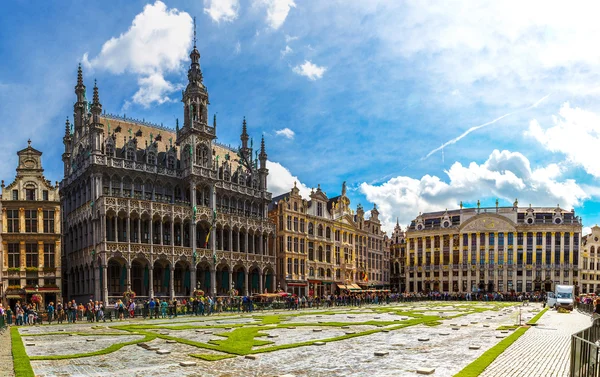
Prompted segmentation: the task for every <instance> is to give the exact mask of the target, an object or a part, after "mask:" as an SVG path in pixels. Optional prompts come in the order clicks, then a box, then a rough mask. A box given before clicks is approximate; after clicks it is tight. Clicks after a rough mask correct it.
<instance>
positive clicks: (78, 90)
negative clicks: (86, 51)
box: [75, 63, 85, 102]
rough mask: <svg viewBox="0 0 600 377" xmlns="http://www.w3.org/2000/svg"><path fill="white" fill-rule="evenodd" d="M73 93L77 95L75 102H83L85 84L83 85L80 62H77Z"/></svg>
mask: <svg viewBox="0 0 600 377" xmlns="http://www.w3.org/2000/svg"><path fill="white" fill-rule="evenodd" d="M75 94H76V95H77V102H83V101H84V100H85V85H83V72H82V70H81V63H79V66H78V67H77V85H75Z"/></svg>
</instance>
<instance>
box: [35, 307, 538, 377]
mask: <svg viewBox="0 0 600 377" xmlns="http://www.w3.org/2000/svg"><path fill="white" fill-rule="evenodd" d="M495 305H496V304H495V303H490V304H488V305H487V306H485V305H483V306H484V307H486V308H489V309H491V308H493V307H494V306H495ZM418 306H419V307H422V308H425V309H427V310H428V311H431V312H432V313H436V315H438V314H439V312H444V313H450V312H452V311H456V310H457V309H456V308H459V309H460V308H462V306H463V305H460V304H458V305H456V308H452V307H450V306H448V305H439V306H438V305H437V304H436V303H430V304H428V305H425V304H421V303H420V304H419V305H418ZM478 307H482V305H478ZM375 308H386V309H390V308H394V309H395V310H400V311H409V310H411V309H410V307H409V306H408V305H405V304H404V305H403V304H400V305H381V306H378V307H375ZM349 309H350V308H339V309H338V308H334V311H336V314H335V315H325V314H322V313H321V314H319V312H313V314H311V315H302V316H298V317H293V316H291V315H292V314H296V313H302V314H305V313H306V311H298V312H296V311H291V312H288V311H279V313H280V314H281V315H283V316H287V317H288V318H289V321H288V322H296V321H304V320H306V321H305V322H306V323H310V324H311V325H310V326H297V327H296V328H295V329H288V328H281V329H279V328H273V329H265V330H262V331H261V332H262V333H266V334H272V335H278V337H276V338H272V339H268V338H267V337H260V338H256V339H259V340H269V341H273V342H275V344H286V343H296V342H301V341H305V340H322V339H326V338H330V337H333V336H338V335H343V334H345V330H344V329H340V328H337V327H327V326H319V324H318V322H319V321H322V322H327V321H330V320H333V318H336V317H338V318H339V320H340V321H341V322H354V321H351V320H356V321H357V322H358V321H364V320H365V319H374V320H376V321H386V320H389V319H390V318H396V319H398V318H399V317H400V316H398V315H396V314H389V313H381V312H375V311H374V310H372V309H369V308H366V309H365V308H361V310H351V313H352V314H350V316H353V317H356V318H350V319H349V318H347V316H348V314H349V312H350V310H349ZM325 310H327V311H331V310H332V309H325ZM529 312H530V310H529V309H526V313H529ZM515 313H516V311H515V309H514V308H510V309H508V310H507V314H506V315H504V316H502V317H500V316H497V314H498V312H497V311H486V312H482V313H473V314H470V315H468V316H464V317H460V318H453V319H445V320H442V321H441V324H440V325H438V326H431V327H430V326H424V325H419V326H410V327H406V328H403V329H398V330H394V331H390V332H386V333H384V332H379V333H374V334H371V335H366V336H361V337H359V338H352V339H346V340H341V341H336V342H325V344H324V345H322V346H306V347H300V348H292V349H286V350H279V351H276V352H267V353H261V354H260V356H259V357H258V358H257V359H256V360H247V359H244V357H234V358H230V359H224V360H220V361H214V362H209V361H204V360H201V359H196V358H193V357H191V356H189V355H190V354H221V355H222V353H219V352H217V351H211V350H208V349H200V348H196V347H193V346H188V345H185V344H180V343H166V340H164V339H155V340H153V341H150V342H147V343H148V345H149V346H150V347H158V349H167V350H169V351H171V354H169V355H162V356H159V355H157V354H156V352H155V351H154V352H152V351H148V350H145V349H144V348H142V347H138V346H134V345H132V346H127V347H123V348H122V349H120V350H118V351H116V352H114V353H111V354H107V355H102V356H98V357H90V358H83V359H70V360H68V359H67V360H54V361H41V360H40V361H33V362H32V366H33V368H34V371H35V373H36V375H39V376H43V377H50V376H61V377H67V376H107V375H119V377H124V376H149V375H160V376H161V377H171V376H172V377H176V376H177V377H183V376H218V377H224V376H228V377H231V376H241V375H245V376H246V375H247V376H277V375H285V374H292V375H294V376H296V377H301V376H302V377H307V376H310V377H313V376H327V377H330V376H332V377H336V376H340V377H341V376H344V377H345V376H369V377H387V376H391V375H394V376H411V375H416V369H417V368H418V367H423V368H434V369H435V370H436V371H435V374H434V375H435V376H436V377H451V376H453V375H454V374H455V373H456V372H458V371H459V370H461V369H462V368H463V367H464V366H466V365H467V364H468V363H470V362H471V361H473V360H475V359H476V358H477V357H479V356H480V355H481V354H482V353H483V352H485V351H486V350H487V349H489V348H490V347H492V346H494V345H495V344H497V343H498V342H499V341H500V339H496V338H495V334H497V333H499V331H496V330H495V329H496V328H497V327H498V326H501V325H508V324H513V322H514V314H515ZM257 314H258V315H273V314H275V313H273V312H261V313H257ZM317 316H319V317H317ZM492 316H493V317H492ZM374 317H379V318H378V319H375V318H374ZM403 317H406V316H403ZM487 317H490V318H492V319H490V320H487V319H486V318H487ZM248 318H251V317H248ZM190 319H191V320H190ZM243 319H244V320H245V319H247V318H246V317H244V318H243ZM231 321H233V319H231ZM162 322H163V323H164V321H162ZM209 322H210V323H212V324H216V322H221V323H220V324H225V318H219V317H218V316H216V317H211V318H210V321H209ZM257 322H258V321H257ZM455 322H456V323H457V324H459V327H460V330H459V331H450V323H455ZM471 322H477V323H478V324H475V325H474V324H471ZM137 323H142V324H149V325H158V324H160V322H159V321H149V320H146V321H143V320H137V319H136V320H135V321H129V320H128V321H123V322H113V323H112V324H108V323H107V325H119V324H137ZM190 323H194V324H196V323H197V324H202V325H206V324H208V323H207V321H205V320H204V318H200V319H196V318H190V317H180V318H177V319H173V320H171V321H169V324H170V325H175V326H176V325H180V324H190ZM238 323H239V322H238ZM400 323H401V322H397V324H400ZM463 323H464V324H467V325H468V326H465V327H461V326H460V324H463ZM484 323H485V324H489V325H490V327H489V328H484V327H483V326H482V324H484ZM61 327H65V328H66V329H67V331H69V332H71V331H86V329H87V331H93V330H90V329H89V327H90V325H89V324H77V325H68V326H61ZM315 328H320V329H322V331H321V332H318V333H314V332H313V331H312V330H313V329H315ZM367 329H376V327H374V326H362V325H352V324H350V329H349V330H351V331H356V332H358V331H364V330H367ZM381 329H382V330H383V328H381ZM32 331H35V332H49V331H57V330H56V327H54V326H43V327H40V328H35V329H32ZM108 331H114V330H110V329H108ZM152 331H156V332H159V333H160V332H165V330H164V329H157V330H152ZM208 331H212V332H215V333H216V332H220V331H234V330H224V329H210V330H208ZM167 332H169V336H174V337H183V338H187V339H196V340H199V339H200V338H201V339H202V341H204V342H206V341H208V340H210V339H221V340H222V339H225V338H222V337H219V336H216V335H215V334H204V332H201V333H197V332H196V331H195V329H190V330H177V331H175V330H170V331H167ZM440 332H444V333H448V334H449V335H444V336H441V335H439V333H440ZM23 336H24V337H26V334H23ZM88 337H89V336H88V335H86V336H85V337H83V339H85V338H88ZM107 337H108V336H107ZM420 337H426V338H429V339H430V340H429V341H427V342H419V341H418V338H420ZM35 338H36V339H35V341H36V342H39V340H38V338H40V339H43V338H46V337H44V336H41V337H35ZM118 338H124V337H118ZM66 339H67V341H70V340H71V339H70V338H66ZM474 339H476V340H477V342H476V344H477V345H480V346H481V348H480V349H478V350H469V345H472V344H474V343H475V341H474ZM99 341H100V340H99ZM88 345H89V346H92V344H89V343H88V344H86V346H88ZM265 347H268V346H265ZM33 348H36V347H32V349H33ZM259 348H260V347H256V348H255V349H259ZM375 351H382V352H388V354H387V355H386V356H375V355H374V352H375ZM185 361H190V362H195V363H196V364H197V365H196V366H190V367H185V368H184V367H182V366H180V363H182V362H185ZM282 361H284V362H282Z"/></svg>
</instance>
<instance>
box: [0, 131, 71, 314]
mask: <svg viewBox="0 0 600 377" xmlns="http://www.w3.org/2000/svg"><path fill="white" fill-rule="evenodd" d="M17 155H18V156H19V162H18V165H17V176H16V177H15V180H14V181H13V182H11V183H9V184H7V185H5V184H4V181H2V183H1V184H0V188H1V190H0V214H1V216H0V218H1V220H0V225H1V226H0V240H1V245H0V251H3V253H0V255H1V256H2V258H1V260H0V268H1V270H2V272H1V273H0V276H3V279H2V280H1V282H0V291H1V292H0V293H1V294H2V298H3V300H2V302H3V303H4V304H10V305H11V307H13V305H14V304H15V302H17V301H21V302H26V301H27V302H31V301H32V300H31V299H32V295H34V294H39V296H37V297H39V298H41V303H40V304H41V305H42V307H44V305H47V304H48V303H49V302H51V301H52V302H55V303H56V302H57V300H61V299H62V298H61V291H60V286H61V258H60V248H61V242H60V232H61V231H60V201H59V196H58V182H56V184H55V185H53V184H52V183H51V182H50V181H48V180H47V179H46V178H45V177H44V169H43V168H42V152H40V151H38V150H36V149H34V148H33V147H32V146H31V141H29V143H28V146H27V148H25V149H22V150H20V151H19V152H17Z"/></svg>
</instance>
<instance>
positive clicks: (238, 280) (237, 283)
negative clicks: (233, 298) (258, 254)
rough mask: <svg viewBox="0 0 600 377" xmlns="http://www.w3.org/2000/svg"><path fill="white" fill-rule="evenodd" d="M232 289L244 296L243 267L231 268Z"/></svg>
mask: <svg viewBox="0 0 600 377" xmlns="http://www.w3.org/2000/svg"><path fill="white" fill-rule="evenodd" d="M232 280H233V288H235V289H237V290H238V292H239V294H240V295H245V294H246V270H245V269H244V266H240V265H237V266H234V267H233V277H232Z"/></svg>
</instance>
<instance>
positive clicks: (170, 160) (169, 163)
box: [167, 156, 175, 169]
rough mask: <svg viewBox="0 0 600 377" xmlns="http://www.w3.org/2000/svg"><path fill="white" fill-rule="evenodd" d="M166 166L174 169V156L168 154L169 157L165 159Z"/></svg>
mask: <svg viewBox="0 0 600 377" xmlns="http://www.w3.org/2000/svg"><path fill="white" fill-rule="evenodd" d="M167 168H169V169H175V157H173V156H169V158H168V159H167Z"/></svg>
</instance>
